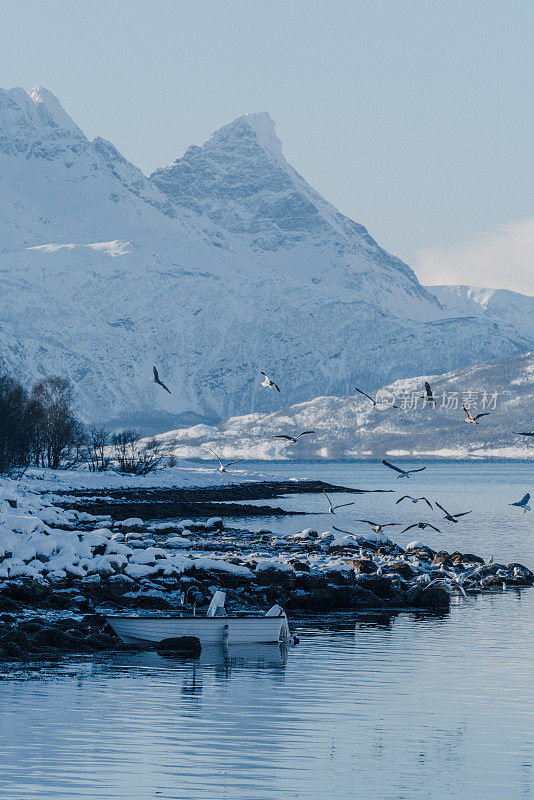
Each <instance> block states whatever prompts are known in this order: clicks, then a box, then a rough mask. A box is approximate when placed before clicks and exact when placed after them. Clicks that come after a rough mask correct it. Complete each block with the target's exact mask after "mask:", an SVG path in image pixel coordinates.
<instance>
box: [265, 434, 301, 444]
mask: <svg viewBox="0 0 534 800" xmlns="http://www.w3.org/2000/svg"><path fill="white" fill-rule="evenodd" d="M271 439H287V440H288V441H289V442H296V441H297V440H296V439H295V438H294V437H293V436H286V435H285V433H278V434H277V435H276V436H271Z"/></svg>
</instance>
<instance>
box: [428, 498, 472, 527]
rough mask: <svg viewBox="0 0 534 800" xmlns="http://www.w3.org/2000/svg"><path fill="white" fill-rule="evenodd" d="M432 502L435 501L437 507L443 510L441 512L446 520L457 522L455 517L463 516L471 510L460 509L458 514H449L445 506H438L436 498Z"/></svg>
mask: <svg viewBox="0 0 534 800" xmlns="http://www.w3.org/2000/svg"><path fill="white" fill-rule="evenodd" d="M434 502H435V503H436V505H437V507H438V508H440V509H441V510H442V511H443V513H444V514H445V519H446V520H447V521H448V522H458V520H457V519H456V517H465V515H466V514H471V513H472V512H471V511H462V512H461V513H460V514H449V512H448V511H447V510H446V509H445V508H443V506H440V504H439V503H438V501H437V500H435V501H434Z"/></svg>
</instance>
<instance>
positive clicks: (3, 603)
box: [0, 595, 19, 611]
mask: <svg viewBox="0 0 534 800" xmlns="http://www.w3.org/2000/svg"><path fill="white" fill-rule="evenodd" d="M18 610H19V604H18V603H17V602H16V601H15V600H11V598H9V597H4V596H3V595H0V611H18Z"/></svg>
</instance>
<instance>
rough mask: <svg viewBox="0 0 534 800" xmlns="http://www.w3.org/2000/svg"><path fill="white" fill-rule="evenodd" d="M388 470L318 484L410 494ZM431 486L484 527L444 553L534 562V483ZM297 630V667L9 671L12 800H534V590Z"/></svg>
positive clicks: (133, 665)
mask: <svg viewBox="0 0 534 800" xmlns="http://www.w3.org/2000/svg"><path fill="white" fill-rule="evenodd" d="M285 466H286V469H289V468H288V467H287V465H285ZM291 469H292V470H293V471H294V470H295V465H292V466H291ZM310 469H311V467H310ZM329 469H330V472H329ZM376 470H377V467H376V466H375V465H369V467H368V468H367V467H365V466H362V465H361V464H359V465H341V466H340V465H331V467H328V465H326V466H325V465H321V466H320V471H319V474H318V475H317V476H316V477H318V478H320V479H324V480H330V481H331V482H338V483H347V482H348V484H349V485H350V483H352V485H354V486H362V487H363V488H365V483H366V481H367V483H368V485H370V486H371V485H372V484H375V485H378V486H381V485H382V486H383V488H388V486H390V485H392V486H393V488H398V486H395V484H394V482H393V484H391V481H390V479H389V478H388V479H386V478H385V477H382V476H381V474H380V473H379V472H378V473H377V472H376ZM459 471H460V474H459ZM426 472H428V473H429V474H430V477H429V478H427V477H426V473H422V475H425V482H423V479H422V478H421V480H420V481H418V482H417V483H416V482H415V481H414V482H413V483H414V486H413V487H412V485H410V489H412V488H414V489H416V490H417V489H419V488H420V489H424V491H425V493H428V492H431V493H432V497H434V495H436V497H437V498H438V499H440V500H444V504H445V506H446V507H447V501H449V500H450V501H451V502H454V501H455V500H456V502H455V503H454V506H455V509H456V504H457V503H459V508H458V510H460V507H461V508H463V506H464V505H465V503H466V502H469V500H470V499H471V500H472V503H473V507H474V509H475V511H474V513H473V515H472V520H470V521H469V525H468V524H467V523H466V525H465V527H464V526H462V527H460V526H456V527H455V529H454V530H449V529H444V531H443V534H442V536H441V538H437V540H436V541H433V542H431V541H429V544H431V545H432V546H433V547H436V546H439V547H442V546H443V547H447V548H448V549H454V546H459V544H458V543H463V544H462V546H463V549H467V547H466V545H468V546H469V549H472V550H474V551H475V552H477V551H482V552H483V554H489V553H491V552H492V553H494V555H495V557H496V560H497V558H499V557H500V553H503V555H504V556H505V557H506V560H512V559H514V560H515V559H517V560H523V561H525V562H526V563H527V565H529V564H530V565H532V563H534V542H533V541H532V539H533V537H532V532H531V526H530V524H529V523H528V522H527V520H526V519H524V518H523V515H520V516H519V517H518V516H517V515H513V516H510V514H509V510H508V509H507V508H506V507H505V503H506V502H508V500H509V497H508V495H509V493H511V492H512V490H514V491H516V489H517V486H518V485H520V486H521V487H522V486H523V484H524V483H526V482H527V478H528V477H529V476H530V478H531V477H532V470H530V473H529V472H528V470H525V468H524V465H520V466H519V467H518V466H517V465H503V464H498V465H490V467H488V468H485V469H482V465H480V464H476V465H467V466H462V465H460V466H458V465H455V467H454V469H453V468H452V467H451V465H433V467H432V472H431V471H430V469H429V470H427V471H426ZM287 474H289V473H286V476H287ZM377 476H378V477H380V479H381V480H382V484H380V483H379V484H376V480H377ZM488 476H489V477H488ZM444 487H445V488H444ZM527 488H528V484H527ZM370 497H371V496H362V497H361V498H359V499H358V503H359V506H358V515H359V514H360V512H362V511H364V510H366V515H367V514H368V513H370V511H371V510H373V509H374V511H375V513H380V514H390V513H391V511H392V508H393V505H394V500H395V496H394V495H392V496H388V495H382V496H374V499H373V500H371V499H370ZM297 500H299V498H297V499H295V498H293V499H291V501H290V502H291V503H293V502H297ZM315 501H317V498H314V499H313V501H312V502H315ZM317 502H318V501H317ZM468 507H469V505H467V506H466V508H468ZM409 512H410V513H413V510H411V509H406V510H405V511H404V510H403V511H402V512H399V513H402V514H406V518H409ZM524 516H525V517H526V516H527V515H524ZM309 519H310V520H311V517H310V518H309ZM347 519H348V520H349V521H350V519H351V518H347ZM276 524H277V522H276V521H274V522H273V527H274V526H276ZM279 524H280V525H282V526H285V525H287V524H288V523H287V520H282V521H280V522H279ZM291 524H292V525H294V524H295V523H294V522H293V521H292V522H291ZM298 525H299V526H300V525H301V521H300V520H299V522H298ZM302 527H305V524H302ZM274 529H275V530H276V527H275V528H274ZM436 536H437V535H436ZM296 625H297V628H298V634H299V637H300V644H299V645H298V646H297V647H296V648H292V649H291V650H290V651H289V653H288V657H287V662H285V661H284V659H283V658H280V657H278V656H276V654H275V653H273V652H272V650H270V651H269V652H268V653H266V652H265V651H264V650H262V649H261V648H260V649H259V651H258V648H251V649H249V650H248V651H246V652H233V653H232V654H231V656H232V657H231V658H230V659H225V658H224V657H223V654H222V652H210V653H208V652H204V653H203V654H202V657H201V660H200V662H194V661H191V660H189V661H179V660H174V659H172V658H169V657H163V656H159V655H157V654H153V653H151V654H132V653H121V654H115V655H106V656H105V657H101V658H98V659H94V660H88V659H87V658H86V657H83V658H79V659H75V660H71V661H69V662H68V663H61V664H56V665H52V666H46V665H42V667H41V668H40V669H33V668H32V669H26V668H24V667H20V666H16V665H11V666H9V667H8V668H7V669H4V674H3V676H2V677H3V680H2V681H1V682H0V744H1V747H2V756H3V757H2V759H1V760H0V798H2V800H15V799H16V800H30V799H31V800H37V798H39V800H63V798H68V799H69V800H73V799H74V798H83V800H97V798H102V799H104V798H105V799H106V800H126V799H127V798H128V800H130V799H131V798H138V800H148V798H151V799H152V798H169V799H170V798H173V800H177V799H178V798H179V800H193V799H194V800H215V799H217V800H218V798H224V800H286V798H298V799H299V800H319V798H321V800H322V798H324V797H327V796H331V795H333V796H336V797H337V798H339V799H340V800H349V798H350V799H351V800H352V799H353V798H362V799H363V798H365V799H366V800H368V799H369V798H371V799H374V798H376V800H378V799H380V800H400V799H401V798H406V800H442V799H443V800H445V798H447V800H450V799H452V800H465V798H467V797H472V798H484V799H485V800H493V798H502V797H503V796H506V798H507V800H516V798H517V800H519V799H521V800H524V799H525V798H534V789H533V783H534V780H533V763H534V664H533V650H534V647H533V644H534V590H531V591H529V590H526V591H524V592H522V593H519V592H506V593H496V594H493V595H485V596H480V597H477V598H470V599H469V600H468V601H467V602H465V601H463V600H462V601H461V602H458V603H454V604H453V606H452V608H451V610H450V612H449V613H445V614H444V613H441V614H437V615H432V614H428V613H427V614H425V613H419V614H397V615H384V614H378V615H362V616H361V617H358V618H355V617H353V616H351V615H349V614H337V615H331V616H329V617H328V618H324V619H319V620H317V619H315V620H314V619H303V620H298V622H297V623H296Z"/></svg>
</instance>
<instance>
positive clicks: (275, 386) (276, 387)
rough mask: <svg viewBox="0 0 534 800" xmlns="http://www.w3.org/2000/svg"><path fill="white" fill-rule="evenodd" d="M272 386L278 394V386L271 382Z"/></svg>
mask: <svg viewBox="0 0 534 800" xmlns="http://www.w3.org/2000/svg"><path fill="white" fill-rule="evenodd" d="M273 386H274V388H275V389H276V391H277V392H279V391H280V389H279V388H278V386H277V385H276V383H274V382H273Z"/></svg>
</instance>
